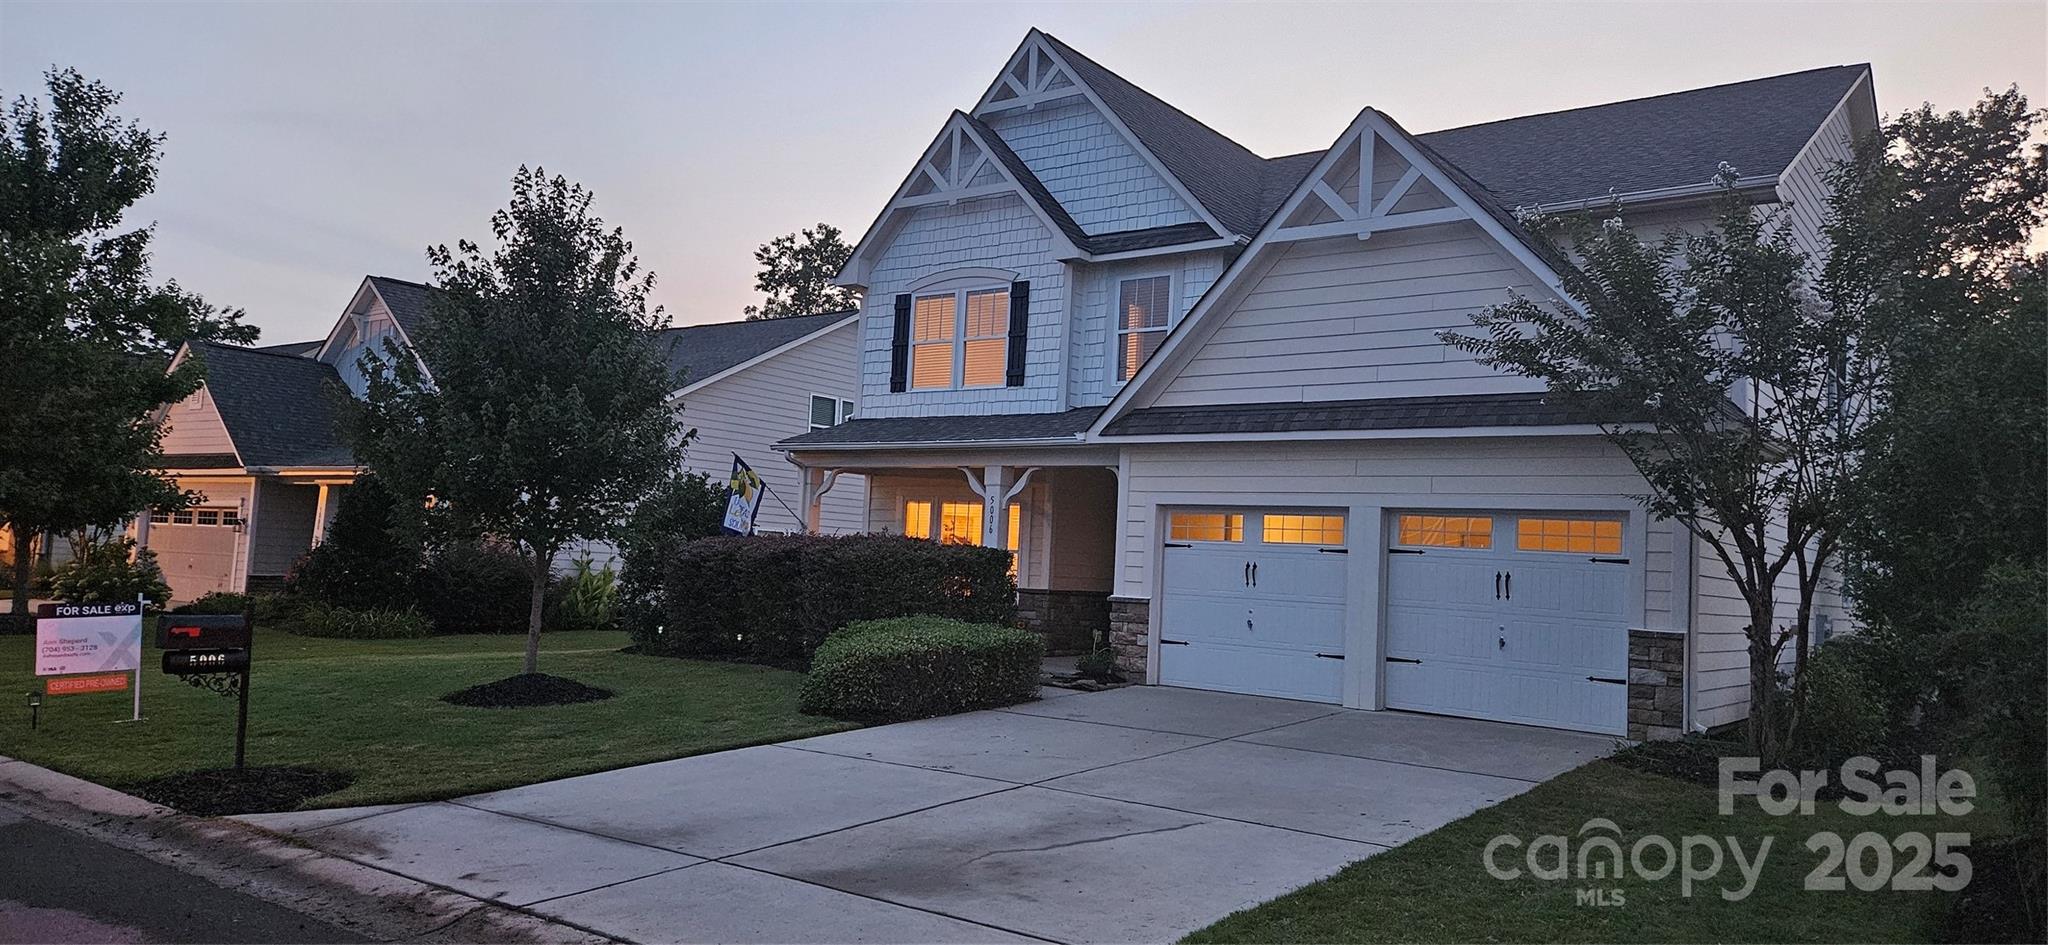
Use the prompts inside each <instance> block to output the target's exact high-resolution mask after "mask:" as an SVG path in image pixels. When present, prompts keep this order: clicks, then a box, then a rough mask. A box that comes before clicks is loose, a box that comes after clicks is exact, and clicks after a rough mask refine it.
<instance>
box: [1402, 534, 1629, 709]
mask: <svg viewBox="0 0 2048 945" xmlns="http://www.w3.org/2000/svg"><path fill="white" fill-rule="evenodd" d="M1391 524H1392V526H1393V527H1392V528H1391V529H1390V534H1391V535H1392V536H1393V539H1394V543H1393V545H1392V546H1391V547H1389V548H1388V554H1387V655H1386V659H1387V666H1386V696H1387V706H1388V707H1389V708H1398V709H1416V710H1419V711H1424V712H1439V713H1443V714H1446V715H1464V716H1472V717H1476V718H1485V719H1498V720H1501V721H1507V722H1522V723H1527V724H1531V725H1546V726H1551V727H1555V728H1570V729H1578V730H1581V731H1589V732H1607V733H1613V734H1623V733H1624V732H1626V730H1627V706H1628V686H1627V683H1626V677H1627V671H1628V620H1627V616H1626V607H1625V604H1626V601H1627V597H1628V585H1629V581H1628V576H1629V562H1628V559H1627V558H1625V557H1622V554H1621V550H1622V541H1621V520H1620V519H1619V518H1608V517H1595V516H1573V515H1560V514H1557V513H1527V514H1517V513H1502V514H1494V515H1474V514H1466V513H1441V512H1420V513H1404V514H1399V515H1396V516H1394V522H1393V523H1391Z"/></svg>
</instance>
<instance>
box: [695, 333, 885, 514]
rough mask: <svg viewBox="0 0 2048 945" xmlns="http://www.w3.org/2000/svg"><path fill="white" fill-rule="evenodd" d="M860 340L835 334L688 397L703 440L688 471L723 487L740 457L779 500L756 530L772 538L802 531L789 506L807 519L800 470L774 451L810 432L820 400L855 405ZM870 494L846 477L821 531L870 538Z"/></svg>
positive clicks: (828, 500) (826, 507) (769, 501)
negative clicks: (814, 402) (815, 398)
mask: <svg viewBox="0 0 2048 945" xmlns="http://www.w3.org/2000/svg"><path fill="white" fill-rule="evenodd" d="M858 336H859V332H858V330H857V328H856V327H855V326H852V325H849V326H846V327H843V328H837V329H834V330H832V331H830V332H827V333H825V334H824V335H823V336H821V337H817V338H813V339H812V340H811V341H809V342H807V343H805V344H802V345H799V346H797V347H795V348H792V349H790V350H788V351H785V352H783V353H782V354H779V355H776V356H775V357H773V358H770V359H768V360H766V361H763V362H761V363H760V364H756V365H754V366H753V367H750V368H747V369H745V370H742V371H740V372H738V373H736V374H733V375H731V376H729V377H726V378H724V379H722V380H718V381H714V382H712V383H710V384H708V385H706V386H705V387H703V388H701V389H699V390H695V391H692V392H690V393H689V394H687V395H685V396H684V398H683V413H682V418H683V425H684V426H685V427H695V428H696V429H697V437H696V438H695V439H693V440H691V441H690V445H689V448H688V452H687V454H686V455H685V457H684V460H683V468H685V469H688V470H690V471H692V472H701V473H704V474H706V475H708V476H711V477H712V478H713V479H716V480H718V481H721V482H722V481H724V480H725V478H726V476H727V475H728V474H730V473H731V472H732V456H733V454H734V453H735V452H737V453H738V454H740V456H741V457H742V458H744V459H745V460H746V461H747V464H748V465H750V466H752V467H754V471H755V472H757V473H760V474H761V479H762V480H763V481H764V482H766V483H767V484H768V488H769V489H770V490H772V492H773V494H772V495H769V496H766V497H763V499H762V500H761V510H760V514H759V516H758V517H757V518H756V519H755V527H756V528H757V529H759V530H760V531H764V532H789V531H802V530H803V522H802V521H801V520H799V519H797V518H796V517H794V516H792V515H791V514H790V512H789V511H788V510H786V509H784V508H783V507H782V503H785V502H786V503H788V504H789V508H790V509H795V510H796V511H798V512H801V511H802V510H803V482H802V480H801V477H800V475H799V473H798V470H797V467H796V466H794V465H792V464H791V463H790V462H789V460H788V459H786V458H785V457H784V456H783V454H781V453H778V452H776V451H775V450H773V449H772V448H771V447H772V446H773V445H774V444H775V443H777V442H779V441H781V440H786V439H788V438H790V437H793V436H797V435H799V434H803V433H808V432H810V429H811V425H810V416H811V395H812V394H818V395H821V396H827V397H835V398H841V399H847V400H852V399H855V398H854V390H855V387H856V384H855V378H854V370H855V363H856V361H855V353H856V352H855V341H856V339H857V338H858ZM866 491H867V484H866V482H864V481H863V480H862V478H861V477H859V476H840V477H839V480H838V481H837V482H836V483H834V484H833V486H832V491H830V492H827V493H825V498H824V502H823V507H822V510H821V512H822V515H821V518H820V522H819V527H820V528H821V529H822V530H823V531H825V532H826V533H828V534H843V533H848V532H858V531H861V530H863V526H864V518H865V511H866V502H867V497H866ZM777 496H780V497H781V500H782V501H781V502H777V501H776V497H777Z"/></svg>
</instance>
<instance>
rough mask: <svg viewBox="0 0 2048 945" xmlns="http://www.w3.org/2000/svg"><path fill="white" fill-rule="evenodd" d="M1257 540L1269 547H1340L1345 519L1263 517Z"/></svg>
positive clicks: (1329, 517) (1284, 516) (1294, 516)
mask: <svg viewBox="0 0 2048 945" xmlns="http://www.w3.org/2000/svg"><path fill="white" fill-rule="evenodd" d="M1259 540H1260V541H1263V542H1265V543H1266V544H1269V545H1341V544H1343V543H1344V516H1342V515H1266V516H1262V517H1261V518H1260V521H1259Z"/></svg>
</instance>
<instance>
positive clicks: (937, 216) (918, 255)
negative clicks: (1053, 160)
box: [859, 195, 1067, 417]
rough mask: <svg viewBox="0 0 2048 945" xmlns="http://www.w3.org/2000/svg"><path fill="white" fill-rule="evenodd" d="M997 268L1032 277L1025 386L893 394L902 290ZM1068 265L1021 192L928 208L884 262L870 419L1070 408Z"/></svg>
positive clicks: (877, 271) (869, 338)
mask: <svg viewBox="0 0 2048 945" xmlns="http://www.w3.org/2000/svg"><path fill="white" fill-rule="evenodd" d="M969 267H975V268H994V269H1002V270H1006V271H1009V272H1015V273H1017V278H1019V279H1023V280H1028V281H1030V283H1031V314H1030V323H1029V324H1030V337H1029V339H1028V341H1027V342H1026V345H1025V369H1024V386H1022V387H981V388H972V389H968V390H922V391H920V390H909V391H905V392H903V393H893V392H891V391H890V390H889V345H890V341H891V338H892V331H893V327H894V323H895V317H896V296H897V294H899V293H902V292H907V291H909V286H911V285H913V284H915V283H917V282H919V281H920V280H923V279H925V278H926V277H928V276H933V275H937V274H939V273H943V272H946V271H949V270H953V269H961V268H969ZM1065 280H1066V276H1065V267H1064V266H1063V265H1061V264H1060V263H1059V261H1057V260H1055V259H1053V258H1052V234H1050V233H1049V232H1047V231H1046V229H1045V227H1044V226H1043V225H1042V224H1041V223H1039V221H1038V218H1037V217H1036V216H1035V215H1033V213H1032V212H1031V210H1030V208H1028V207H1026V206H1025V205H1024V203H1023V201H1022V200H1021V199H1020V198H1018V197H1016V196H1014V195H1004V196H1000V197H992V198H984V199H979V200H964V201H961V202H960V203H958V204H955V205H951V206H946V205H935V206H926V207H920V208H918V209H917V210H916V211H915V212H914V213H913V214H911V215H910V217H909V219H908V220H907V221H905V222H904V223H903V224H902V226H901V227H900V228H899V229H898V230H897V231H896V233H895V234H894V235H893V236H892V237H891V238H890V240H889V243H888V247H887V249H886V250H884V251H883V253H882V256H881V258H880V259H878V260H876V262H875V268H874V271H873V274H872V275H871V277H870V282H869V286H868V291H867V295H866V298H865V300H864V302H863V307H862V310H861V321H860V337H861V342H860V352H859V365H860V368H861V396H860V406H861V412H860V416H863V417H922V416H941V415H947V414H991V413H1030V412H1035V411H1055V410H1063V409H1065V404H1064V400H1065V398H1064V396H1063V392H1062V391H1061V390H1060V360H1061V358H1063V357H1064V356H1065V352H1066V348H1065V345H1066V339H1065V337H1064V335H1065V327H1066V325H1065V320H1066V311H1067V302H1066V286H1065Z"/></svg>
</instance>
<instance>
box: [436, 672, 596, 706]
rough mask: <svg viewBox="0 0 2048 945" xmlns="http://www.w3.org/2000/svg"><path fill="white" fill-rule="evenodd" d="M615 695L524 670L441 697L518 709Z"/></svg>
mask: <svg viewBox="0 0 2048 945" xmlns="http://www.w3.org/2000/svg"><path fill="white" fill-rule="evenodd" d="M611 697H612V691H611V690H609V689H599V688H597V687H596V686H586V685H584V684H582V683H580V682H577V681H576V680H573V679H564V678H562V677H560V676H550V675H548V674H546V673H521V674H519V675H517V676H507V677H505V678H504V679H500V680H498V681H497V682H487V683H484V684H482V685H478V686H471V687H469V688H468V689H463V690H459V691H456V692H451V693H449V694H447V695H445V696H442V697H441V701H442V702H447V703H451V704H453V705H466V706H471V707H474V708H480V709H517V708H525V707H530V706H541V705H574V704H575V703H578V702H598V701H602V700H605V699H609V698H611Z"/></svg>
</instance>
